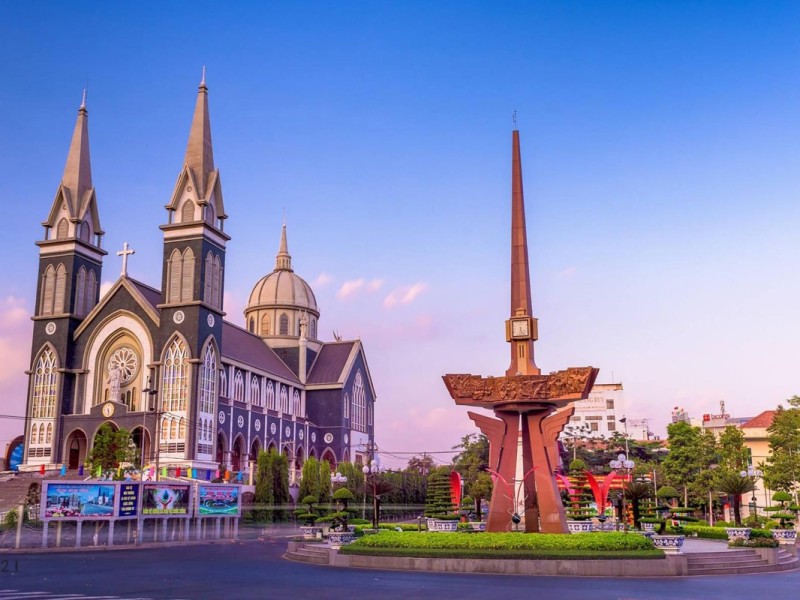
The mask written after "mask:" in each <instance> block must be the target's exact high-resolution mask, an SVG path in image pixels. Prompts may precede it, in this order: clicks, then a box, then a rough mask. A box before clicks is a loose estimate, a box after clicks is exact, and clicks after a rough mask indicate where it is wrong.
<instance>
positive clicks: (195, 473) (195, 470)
mask: <svg viewBox="0 0 800 600" xmlns="http://www.w3.org/2000/svg"><path fill="white" fill-rule="evenodd" d="M192 479H197V469H195V468H194V467H192Z"/></svg>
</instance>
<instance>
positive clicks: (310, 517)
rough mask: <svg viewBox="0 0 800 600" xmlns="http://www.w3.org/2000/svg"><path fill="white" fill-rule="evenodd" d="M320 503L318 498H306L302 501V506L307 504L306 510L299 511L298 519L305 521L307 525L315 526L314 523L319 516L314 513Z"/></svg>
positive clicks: (297, 512) (309, 496) (310, 496)
mask: <svg viewBox="0 0 800 600" xmlns="http://www.w3.org/2000/svg"><path fill="white" fill-rule="evenodd" d="M318 502H319V498H317V497H316V496H312V495H310V494H309V495H308V496H304V497H303V499H302V500H301V501H300V503H301V504H305V506H306V508H305V509H297V511H295V512H296V514H297V518H298V519H300V520H301V521H304V522H305V524H306V525H313V524H314V521H316V520H317V518H318V517H319V515H318V514H317V513H316V512H314V505H315V504H317V503H318Z"/></svg>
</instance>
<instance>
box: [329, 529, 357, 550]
mask: <svg viewBox="0 0 800 600" xmlns="http://www.w3.org/2000/svg"><path fill="white" fill-rule="evenodd" d="M354 539H356V536H355V534H354V533H352V532H350V531H331V532H330V533H328V541H329V542H330V544H331V546H333V547H334V548H338V547H340V546H343V545H345V544H350V543H352V541H353V540H354Z"/></svg>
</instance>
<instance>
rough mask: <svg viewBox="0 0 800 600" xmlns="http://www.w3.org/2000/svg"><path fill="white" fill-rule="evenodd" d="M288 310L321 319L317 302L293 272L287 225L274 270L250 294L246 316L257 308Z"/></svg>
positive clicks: (308, 288)
mask: <svg viewBox="0 0 800 600" xmlns="http://www.w3.org/2000/svg"><path fill="white" fill-rule="evenodd" d="M278 306H280V307H287V308H296V309H301V310H304V311H308V312H311V313H313V314H314V315H316V316H317V317H318V316H319V309H318V308H317V299H316V298H315V297H314V292H313V290H312V289H311V286H310V285H308V283H306V281H305V279H303V278H302V277H300V276H299V275H297V274H296V273H295V272H294V271H293V270H292V257H291V256H290V255H289V250H288V248H287V243H286V224H285V223H284V224H283V228H282V229H281V245H280V248H279V249H278V255H277V256H276V258H275V270H274V271H273V272H272V273H270V274H269V275H266V276H265V277H262V278H261V279H259V280H258V282H257V283H256V284H255V286H254V287H253V291H252V292H250V298H249V299H248V301H247V308H246V309H245V313H247V312H248V311H250V310H253V309H257V308H270V307H278Z"/></svg>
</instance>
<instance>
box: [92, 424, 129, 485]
mask: <svg viewBox="0 0 800 600" xmlns="http://www.w3.org/2000/svg"><path fill="white" fill-rule="evenodd" d="M136 454H137V453H136V446H135V445H134V443H133V440H132V439H131V434H130V432H129V431H128V430H127V429H114V427H112V426H111V425H109V424H108V423H104V424H103V425H101V426H100V429H98V430H97V435H95V437H94V445H92V450H91V451H90V452H89V465H90V467H91V471H92V473H94V472H96V470H97V469H98V467H99V468H100V469H101V470H102V471H111V470H113V469H117V468H118V467H119V466H120V464H122V463H133V461H134V460H136Z"/></svg>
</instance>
